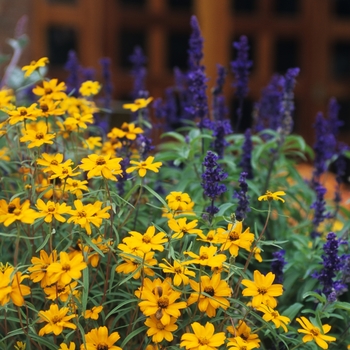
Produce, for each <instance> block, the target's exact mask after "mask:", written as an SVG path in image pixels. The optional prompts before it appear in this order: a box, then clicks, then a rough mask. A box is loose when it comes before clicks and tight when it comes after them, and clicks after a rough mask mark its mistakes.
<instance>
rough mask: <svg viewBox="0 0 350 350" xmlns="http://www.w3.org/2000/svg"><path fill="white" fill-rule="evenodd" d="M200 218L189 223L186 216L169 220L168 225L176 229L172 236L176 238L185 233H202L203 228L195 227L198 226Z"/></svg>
mask: <svg viewBox="0 0 350 350" xmlns="http://www.w3.org/2000/svg"><path fill="white" fill-rule="evenodd" d="M197 222H198V220H192V221H191V222H189V223H187V219H186V218H180V219H171V220H169V221H168V226H169V227H170V228H171V229H172V230H173V231H174V233H173V235H172V236H171V237H172V238H174V239H180V238H182V237H183V236H184V234H191V233H193V234H200V233H202V230H200V229H198V228H195V227H197Z"/></svg>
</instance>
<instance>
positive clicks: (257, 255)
mask: <svg viewBox="0 0 350 350" xmlns="http://www.w3.org/2000/svg"><path fill="white" fill-rule="evenodd" d="M253 253H254V258H255V259H256V260H258V261H259V262H262V261H263V258H262V257H261V254H260V253H261V249H260V248H259V247H254V249H253Z"/></svg>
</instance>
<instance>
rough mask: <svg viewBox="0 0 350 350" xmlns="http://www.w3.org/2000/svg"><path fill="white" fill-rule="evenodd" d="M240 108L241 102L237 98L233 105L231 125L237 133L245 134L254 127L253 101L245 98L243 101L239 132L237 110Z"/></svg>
mask: <svg viewBox="0 0 350 350" xmlns="http://www.w3.org/2000/svg"><path fill="white" fill-rule="evenodd" d="M238 107H239V101H238V99H237V98H235V99H233V101H232V103H231V118H230V119H231V124H232V127H233V129H234V131H235V132H244V131H245V130H247V129H248V128H251V127H252V125H253V107H254V103H253V100H252V99H250V98H249V97H248V98H245V99H244V100H243V108H242V118H241V121H240V125H239V128H238V130H237V121H238V116H237V108H238Z"/></svg>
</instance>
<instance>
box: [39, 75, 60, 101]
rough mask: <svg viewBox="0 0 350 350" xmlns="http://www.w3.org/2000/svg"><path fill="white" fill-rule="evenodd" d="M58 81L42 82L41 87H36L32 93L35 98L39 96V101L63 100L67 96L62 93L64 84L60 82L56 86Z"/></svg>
mask: <svg viewBox="0 0 350 350" xmlns="http://www.w3.org/2000/svg"><path fill="white" fill-rule="evenodd" d="M57 83H58V79H51V80H50V81H45V80H44V81H43V86H42V87H41V86H36V87H35V88H34V89H33V93H34V94H35V95H37V96H41V98H40V99H39V101H42V100H45V101H47V99H49V100H64V99H65V98H66V97H67V95H66V93H65V92H64V91H66V84H65V83H64V82H61V83H59V84H58V85H57Z"/></svg>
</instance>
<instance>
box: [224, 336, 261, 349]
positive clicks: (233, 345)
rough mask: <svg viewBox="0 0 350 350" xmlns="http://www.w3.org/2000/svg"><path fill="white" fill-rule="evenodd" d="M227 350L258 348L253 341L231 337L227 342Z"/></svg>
mask: <svg viewBox="0 0 350 350" xmlns="http://www.w3.org/2000/svg"><path fill="white" fill-rule="evenodd" d="M227 347H228V350H251V349H255V348H258V347H259V346H256V344H254V343H249V342H247V341H246V340H245V339H243V338H241V337H234V338H231V341H230V342H228V343H227Z"/></svg>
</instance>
